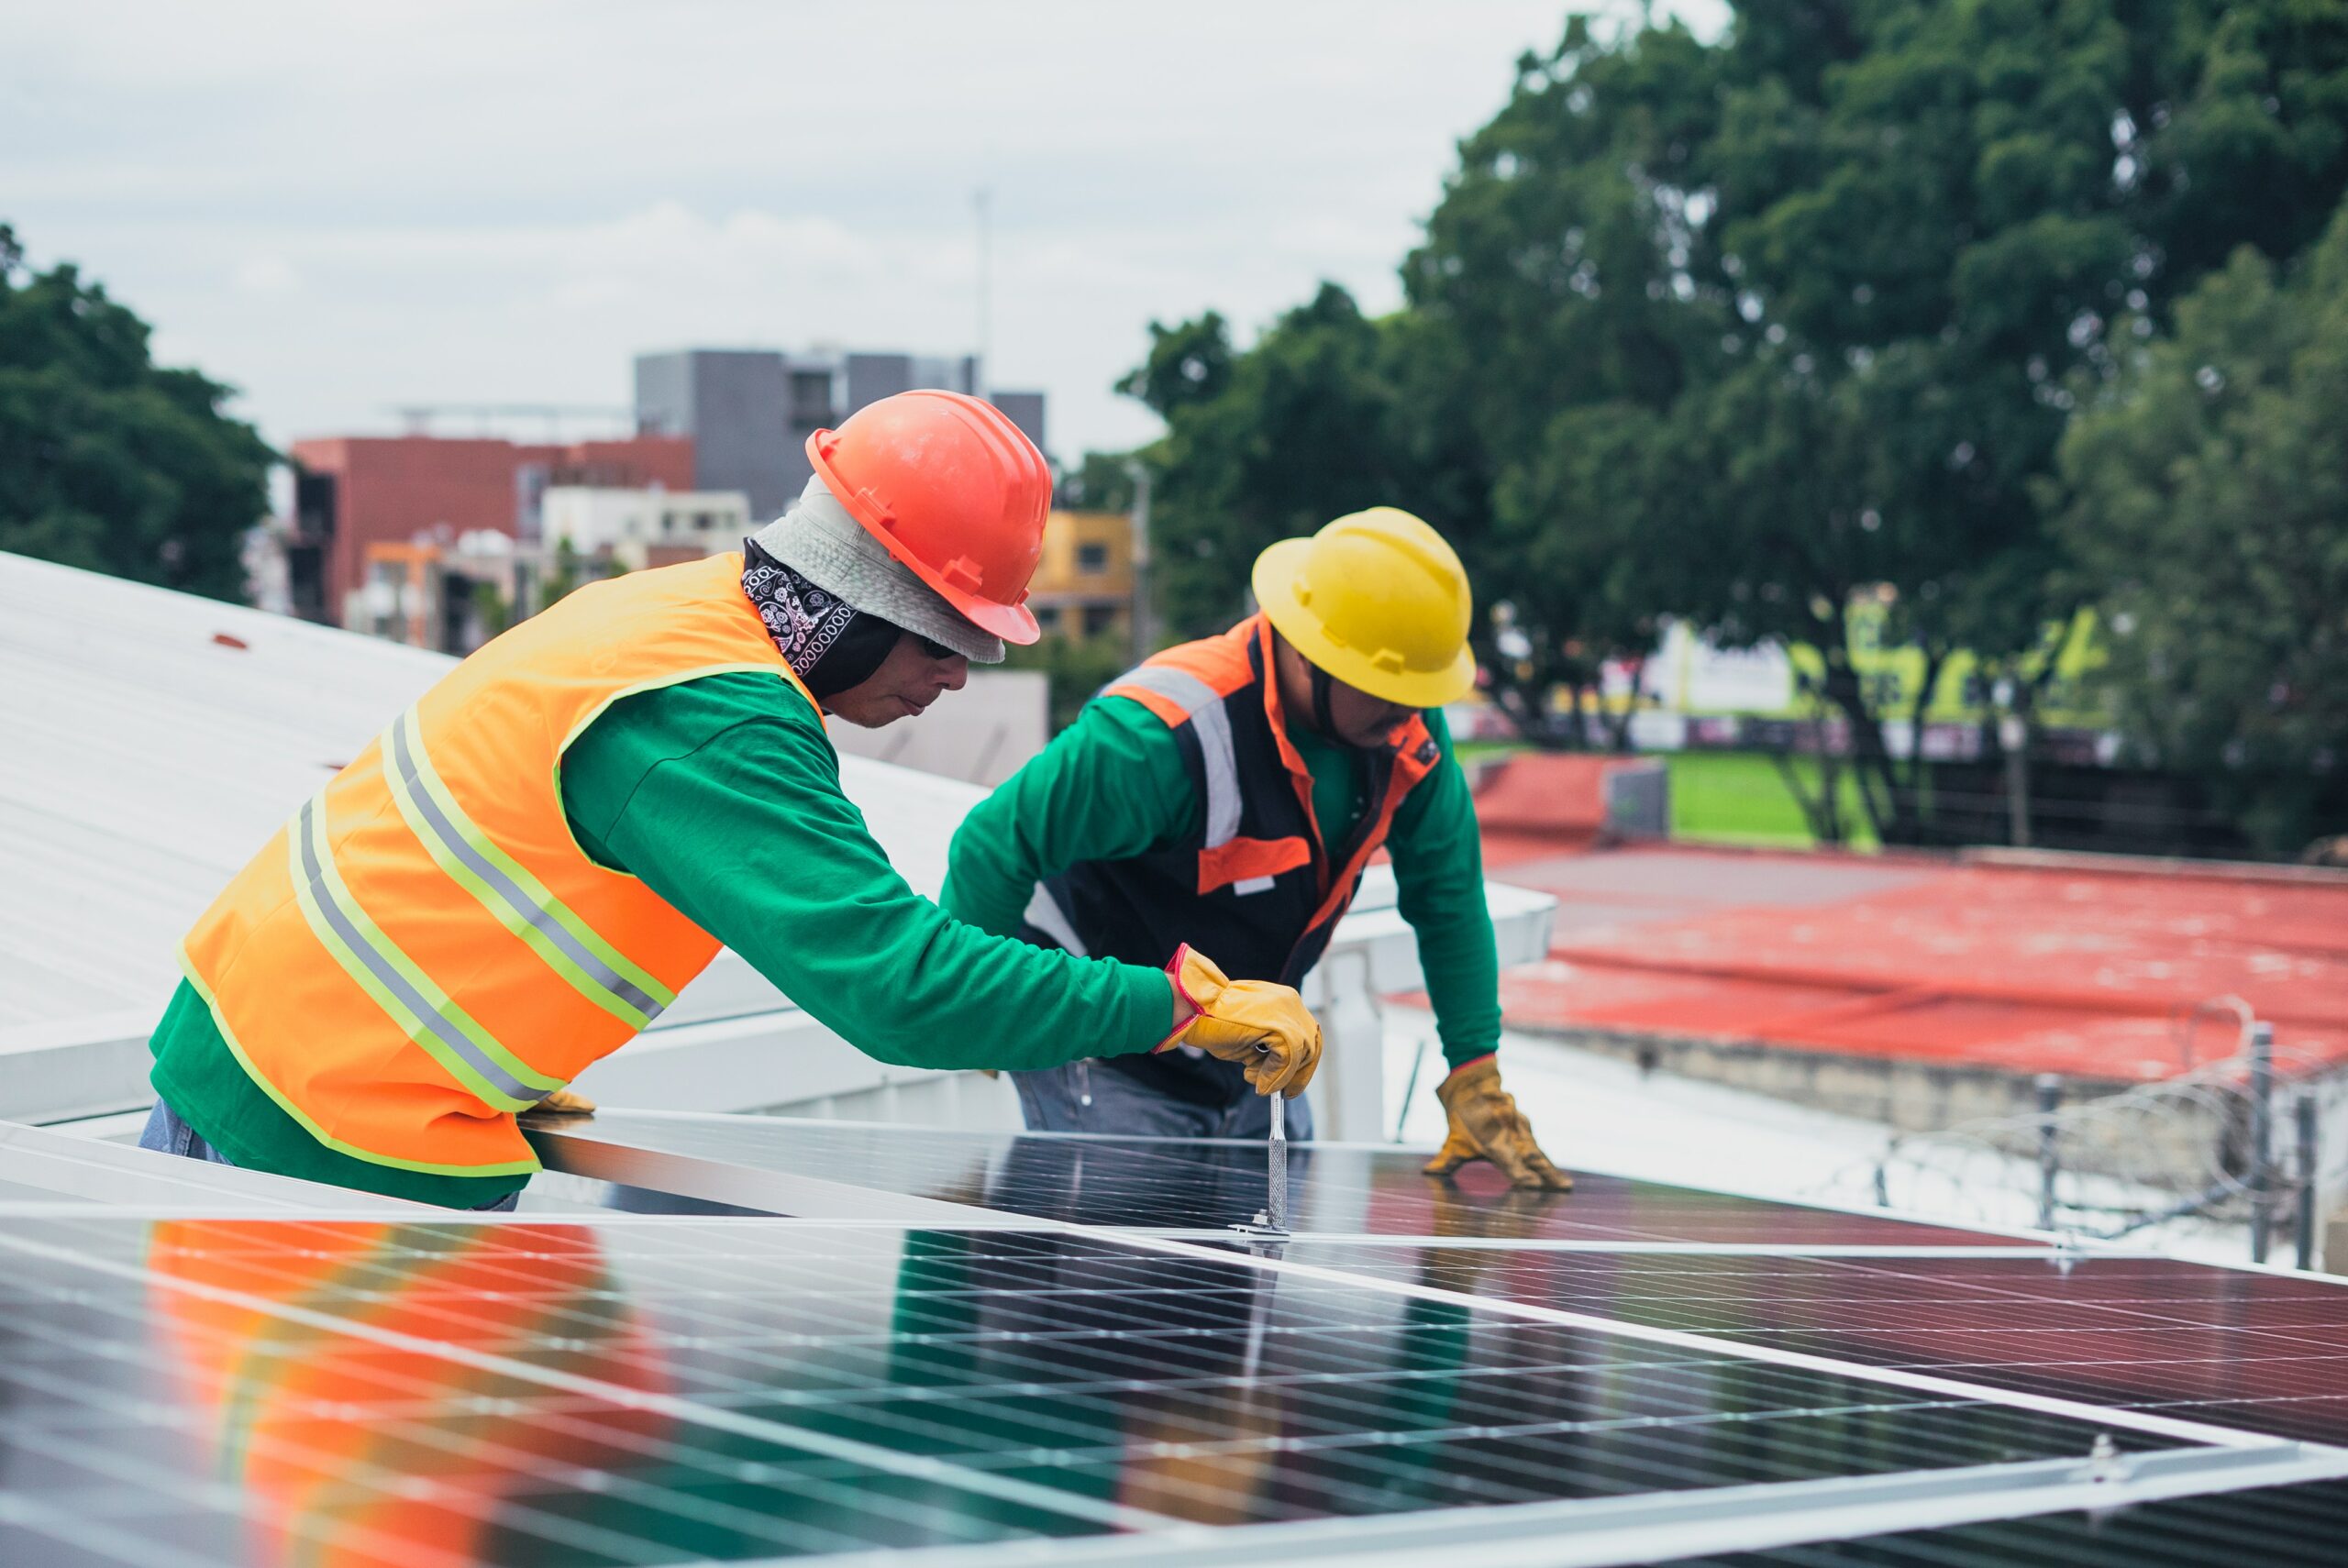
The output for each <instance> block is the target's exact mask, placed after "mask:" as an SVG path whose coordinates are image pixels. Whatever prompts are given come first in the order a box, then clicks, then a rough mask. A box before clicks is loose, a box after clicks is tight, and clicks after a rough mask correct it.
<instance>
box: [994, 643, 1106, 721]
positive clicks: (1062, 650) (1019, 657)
mask: <svg viewBox="0 0 2348 1568" xmlns="http://www.w3.org/2000/svg"><path fill="white" fill-rule="evenodd" d="M1133 662H1134V661H1133V647H1132V645H1131V644H1129V643H1128V642H1127V641H1126V640H1125V638H1124V637H1123V636H1121V635H1116V636H1097V637H1072V636H1060V635H1056V634H1055V635H1046V636H1045V637H1044V638H1043V640H1042V641H1040V642H1036V643H1033V644H1030V645H1028V646H1025V647H1016V646H1014V647H1013V648H1011V649H1009V650H1008V657H1006V658H1005V659H1004V660H1003V668H1006V669H1040V670H1042V671H1043V672H1044V674H1045V675H1046V676H1047V678H1048V680H1049V685H1050V692H1051V695H1050V697H1049V699H1048V701H1049V703H1050V714H1051V725H1052V733H1053V734H1058V733H1059V732H1060V731H1062V730H1064V729H1066V728H1068V727H1069V725H1070V724H1072V723H1076V715H1077V711H1078V710H1079V709H1080V708H1082V707H1083V706H1084V705H1085V703H1087V702H1089V701H1091V700H1092V696H1093V693H1095V692H1097V691H1099V690H1101V688H1102V687H1103V686H1106V685H1108V684H1109V682H1111V681H1112V680H1114V679H1117V677H1119V676H1120V675H1123V674H1124V672H1125V671H1126V670H1127V669H1129V668H1132V667H1133Z"/></svg>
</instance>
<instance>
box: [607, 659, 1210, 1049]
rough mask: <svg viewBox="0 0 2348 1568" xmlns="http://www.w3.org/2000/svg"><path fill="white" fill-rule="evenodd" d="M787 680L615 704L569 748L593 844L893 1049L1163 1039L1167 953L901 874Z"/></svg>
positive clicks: (848, 1034) (862, 1035) (837, 1016)
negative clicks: (1149, 952) (1016, 922)
mask: <svg viewBox="0 0 2348 1568" xmlns="http://www.w3.org/2000/svg"><path fill="white" fill-rule="evenodd" d="M775 691H776V685H775V682H774V681H773V679H771V678H770V677H766V676H759V675H744V674H733V675H719V676H707V677H703V678H702V679H698V680H691V681H686V682H683V683H681V684H679V685H676V686H671V687H666V688H663V689H661V690H656V691H648V692H642V693H639V694H637V695H636V696H633V697H629V698H626V699H624V700H623V701H619V702H617V703H615V704H614V705H613V706H612V708H611V709H610V710H609V711H608V712H605V713H604V715H603V716H602V717H600V718H598V719H597V720H596V721H595V722H594V723H593V724H591V725H590V726H589V727H588V729H587V731H586V733H585V734H582V735H581V736H580V737H579V739H578V740H576V741H575V742H573V743H572V745H571V747H570V751H569V753H568V754H567V755H566V756H565V758H564V762H563V771H562V801H563V810H564V812H565V813H566V814H567V815H568V816H569V817H570V822H571V826H572V831H573V832H574V833H576V834H578V836H579V841H580V844H581V847H583V848H584V849H586V850H587V852H588V853H589V854H590V855H592V856H594V857H595V858H596V859H598V860H600V861H602V862H603V863H604V864H605V865H608V866H611V867H614V868H615V869H617V870H624V871H626V872H629V873H631V874H633V875H635V876H637V877H639V878H642V879H643V880H644V883H645V885H646V886H648V887H649V888H650V889H652V890H653V891H654V892H656V893H659V895H660V896H661V897H662V898H664V899H666V900H669V901H670V903H672V904H674V905H676V907H677V908H678V909H679V910H681V911H683V912H684V913H685V914H686V915H687V916H688V917H690V918H691V919H692V921H693V922H695V923H696V924H698V925H700V926H701V927H702V929H703V930H704V931H706V932H708V933H710V934H711V935H713V936H714V937H716V938H717V939H718V940H719V941H721V942H723V943H725V944H726V945H727V946H729V947H731V948H733V949H734V951H735V952H737V953H738V954H740V955H742V956H743V958H745V959H746V960H748V962H749V963H750V965H751V966H753V967H755V968H756V969H757V970H758V971H759V973H760V974H762V975H764V976H765V977H767V978H768V979H770V980H772V981H773V982H774V983H775V985H776V986H778V987H780V988H781V989H782V991H783V992H784V993H785V994H786V995H788V996H789V997H790V998H791V999H792V1000H793V1001H795V1002H797V1003H798V1004H799V1005H800V1006H801V1007H802V1008H803V1009H804V1010H806V1011H807V1012H808V1013H810V1014H812V1015H813V1016H814V1018H815V1019H816V1020H817V1021H819V1022H821V1023H823V1024H825V1026H826V1027H828V1028H830V1029H831V1030H833V1031H834V1032H836V1033H837V1034H839V1035H840V1036H841V1037H842V1038H843V1039H845V1040H847V1041H848V1042H849V1043H851V1044H853V1045H855V1046H856V1047H857V1048H858V1049H859V1050H861V1051H863V1052H864V1053H865V1054H866V1055H871V1056H876V1057H878V1058H880V1059H881V1060H882V1061H884V1062H895V1063H900V1064H903V1065H905V1066H918V1067H1008V1068H1028V1067H1048V1066H1058V1065H1059V1064H1060V1063H1063V1062H1069V1061H1074V1060H1076V1059H1077V1058H1079V1057H1082V1056H1113V1055H1124V1054H1126V1053H1128V1052H1134V1051H1146V1050H1148V1049H1149V1048H1150V1047H1151V1046H1153V1045H1155V1044H1157V1043H1158V1042H1159V1041H1160V1040H1162V1039H1164V1038H1165V1035H1166V1030H1167V1023H1168V1019H1169V1018H1170V1016H1171V1015H1172V1012H1173V993H1172V990H1171V988H1169V986H1168V981H1167V979H1166V977H1165V976H1163V975H1161V974H1159V973H1158V972H1157V971H1156V970H1154V969H1145V968H1139V967H1136V966H1132V965H1127V964H1117V963H1112V962H1108V961H1105V960H1095V959H1085V958H1077V957H1073V956H1071V955H1068V954H1065V953H1057V952H1052V951H1049V950H1047V949H1044V948H1039V947H1030V946H1028V945H1027V944H1024V943H1021V942H1018V941H1015V940H1010V939H1006V938H1002V937H997V936H990V935H988V934H987V933H984V932H982V931H980V930H978V929H976V928H975V927H972V926H969V925H966V924H963V923H961V922H958V921H956V920H954V919H952V918H951V917H949V916H948V915H947V913H946V912H945V911H943V910H941V909H939V908H938V907H937V906H936V904H933V903H931V902H930V901H929V900H926V899H925V898H923V897H921V896H920V895H919V894H917V893H915V892H914V890H913V889H911V888H909V887H907V886H906V885H905V880H904V878H902V877H900V876H899V875H898V874H897V872H896V870H895V868H894V867H892V866H891V865H890V864H889V860H888V856H886V855H884V854H883V853H882V852H881V846H880V845H878V844H875V843H874V842H873V840H872V835H871V834H870V832H869V830H868V829H867V828H866V827H865V824H864V818H863V816H862V814H861V813H859V812H858V811H857V809H856V806H855V804H854V803H853V802H851V801H849V800H848V798H847V795H846V794H845V793H843V792H842V790H841V788H840V780H839V759H838V756H837V754H836V753H835V752H834V751H833V749H832V745H831V742H830V740H829V739H828V738H827V737H826V736H825V734H824V730H823V726H822V724H821V723H818V722H817V719H816V717H815V714H814V711H813V710H812V709H810V708H808V707H807V706H806V705H805V704H804V703H803V702H802V701H798V700H797V699H796V698H793V699H792V701H788V702H781V701H777V700H776V696H775Z"/></svg>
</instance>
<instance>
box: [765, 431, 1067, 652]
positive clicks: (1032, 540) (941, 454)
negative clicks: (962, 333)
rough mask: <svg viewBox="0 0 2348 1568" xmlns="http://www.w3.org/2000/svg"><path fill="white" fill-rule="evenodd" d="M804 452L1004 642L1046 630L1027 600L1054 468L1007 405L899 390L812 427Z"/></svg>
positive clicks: (925, 576) (867, 520) (877, 530)
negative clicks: (835, 422)
mask: <svg viewBox="0 0 2348 1568" xmlns="http://www.w3.org/2000/svg"><path fill="white" fill-rule="evenodd" d="M807 458H808V460H809V461H811V462H813V463H814V465H815V471H816V472H817V473H819V474H821V475H823V477H824V483H825V486H826V487H827V488H828V489H829V490H830V491H831V492H832V494H833V496H834V497H835V498H836V499H837V500H838V502H839V503H840V504H841V505H842V506H845V507H847V511H848V514H849V515H850V516H852V517H854V518H855V519H856V520H857V521H858V523H861V524H863V525H864V526H865V528H866V530H867V531H868V532H869V533H870V534H871V535H872V536H873V537H874V538H876V539H878V540H880V541H881V544H882V545H883V546H885V547H887V549H888V551H889V553H890V554H891V555H892V556H894V557H895V558H897V559H898V560H900V561H903V563H904V564H905V567H906V568H907V569H909V570H911V571H912V572H913V574H914V576H915V577H918V578H920V579H921V580H923V581H924V582H925V583H927V584H929V586H930V587H932V588H934V589H936V591H937V592H938V594H939V596H940V597H942V598H943V599H944V600H945V601H946V602H947V603H948V604H951V605H952V606H954V608H955V609H956V610H958V611H959V612H960V613H962V614H964V615H966V616H968V617H969V619H970V621H971V623H972V624H976V625H978V626H980V627H981V628H983V629H985V630H986V631H989V632H991V633H993V634H994V635H996V636H998V637H1001V638H1002V640H1003V641H1004V642H1006V643H1032V642H1034V641H1035V640H1036V638H1037V637H1038V636H1040V635H1042V633H1041V632H1040V631H1039V630H1038V629H1037V627H1036V615H1035V612H1033V611H1031V610H1029V609H1028V608H1027V606H1026V602H1025V601H1026V598H1027V580H1028V579H1029V578H1031V577H1033V576H1035V575H1036V558H1037V557H1038V556H1039V555H1041V554H1042V553H1043V549H1044V514H1045V513H1047V512H1049V511H1050V510H1051V506H1052V470H1051V469H1050V467H1049V466H1048V465H1047V464H1046V463H1045V461H1044V454H1043V453H1041V452H1039V451H1037V450H1036V443H1034V442H1033V441H1030V440H1029V439H1027V436H1026V434H1025V433H1024V431H1022V430H1021V429H1020V428H1019V426H1017V425H1013V423H1012V422H1011V419H1010V417H1009V416H1008V415H1007V414H1004V413H1003V412H1002V410H1001V409H999V408H997V407H995V405H994V404H992V403H986V402H983V401H981V400H980V399H978V398H975V397H966V396H964V395H963V394H962V393H960V392H926V391H924V392H899V393H897V394H896V395H895V396H894V397H884V398H882V399H881V401H880V402H878V403H868V404H866V405H865V406H864V407H862V408H859V409H858V410H857V411H856V412H855V413H854V414H849V415H848V416H847V418H846V419H844V420H842V421H841V422H840V427H839V428H838V429H837V430H818V431H816V432H815V433H814V435H813V436H808V437H807Z"/></svg>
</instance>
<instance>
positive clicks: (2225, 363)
mask: <svg viewBox="0 0 2348 1568" xmlns="http://www.w3.org/2000/svg"><path fill="white" fill-rule="evenodd" d="M2278 271H2279V270H2278V269H2277V268H2276V266H2275V264H2274V263H2272V262H2270V261H2268V260H2267V259H2265V257H2264V256H2262V255H2260V254H2259V253H2258V251H2257V250H2256V249H2254V248H2251V247H2247V246H2245V247H2244V248H2242V249H2241V250H2239V251H2237V252H2236V253H2235V255H2234V257H2233V259H2232V261H2231V262H2230V263H2229V264H2228V265H2227V266H2226V268H2225V270H2224V271H2221V272H2220V273H2217V274H2216V275H2214V276H2212V277H2210V279H2209V280H2207V281H2206V282H2204V283H2203V284H2202V285H2201V286H2200V287H2199V288H2198V289H2197V290H2195V291H2194V293H2191V294H2190V295H2188V296H2187V298H2186V299H2185V300H2184V301H2183V302H2182V303H2181V304H2179V305H2178V307H2177V310H2176V324H2175V327H2174V330H2173V331H2172V332H2170V333H2168V334H2166V335H2164V336H2161V337H2154V338H2152V339H2151V340H2150V341H2148V342H2147V343H2145V344H2144V345H2143V347H2141V348H2137V349H2135V350H2134V351H2132V352H2131V353H2130V354H2129V355H2127V356H2126V358H2125V359H2124V360H2123V361H2122V363H2121V365H2120V367H2119V368H2118V370H2117V371H2116V373H2114V374H2113V375H2112V376H2111V377H2110V379H2109V380H2108V381H2105V382H2103V383H2101V384H2099V385H2097V386H2094V387H2092V388H2091V389H2090V390H2089V394H2088V396H2089V401H2088V403H2087V404H2086V406H2085V407H2084V408H2083V410H2082V412H2081V414H2080V415H2079V417H2078V419H2077V421H2076V422H2075V423H2074V424H2073V425H2072V426H2071V428H2070V430H2069V432H2068V433H2067V434H2066V436H2065V438H2064V442H2063V447H2062V455H2061V457H2062V460H2061V478H2062V480H2063V483H2064V485H2065V486H2066V489H2065V490H2064V491H2062V492H2061V503H2062V505H2063V511H2062V513H2061V532H2062V534H2063V536H2064V537H2065V539H2066V542H2067V543H2068V545H2069V546H2070V547H2071V550H2072V552H2073V553H2074V555H2075V556H2076V558H2077V560H2078V562H2079V563H2080V567H2081V569H2082V570H2083V573H2084V575H2085V578H2086V580H2088V581H2089V582H2091V583H2093V584H2094V585H2095V587H2096V593H2097V598H2098V601H2099V611H2100V613H2101V618H2102V622H2103V624H2104V625H2105V626H2106V627H2107V628H2108V629H2109V635H2108V636H2107V637H2106V639H2105V641H2106V646H2108V649H2109V657H2108V661H2107V663H2106V664H2105V666H2104V667H2103V671H2102V675H2103V679H2104V681H2105V683H2106V686H2107V689H2108V690H2109V691H2110V694H2111V696H2112V698H2113V700H2114V701H2115V702H2116V705H2117V710H2118V715H2119V718H2120V720H2121V723H2122V725H2123V727H2124V730H2125V732H2126V733H2127V734H2129V735H2130V736H2131V737H2132V739H2133V740H2135V741H2136V743H2137V744H2138V745H2141V746H2142V747H2143V750H2144V751H2145V752H2146V753H2147V754H2148V755H2149V756H2151V758H2152V759H2154V760H2155V761H2157V762H2158V763H2160V764H2162V765H2164V766H2166V767H2172V768H2176V769H2179V770H2183V771H2187V772H2190V773H2193V774H2197V775H2199V776H2200V777H2202V778H2206V779H2207V780H2209V782H2210V786H2211V788H2212V791H2213V794H2214V795H2215V797H2216V799H2217V800H2218V801H2220V803H2221V806H2223V807H2224V808H2226V809H2228V810H2229V811H2230V813H2231V814H2232V815H2233V816H2234V817H2235V818H2236V820H2238V821H2239V822H2241V823H2243V826H2244V828H2245V829H2246V831H2247V832H2248V833H2249V834H2250V836H2251V838H2252V839H2253V841H2254V843H2256V844H2257V845H2259V846H2260V847H2261V848H2263V849H2265V850H2267V851H2270V852H2278V853H2279V852H2285V851H2289V850H2293V849H2296V848H2298V846H2299V845H2301V844H2303V843H2305V842H2306V841H2307V840H2308V839H2309V838H2310V837H2311V836H2314V835H2315V834H2317V833H2319V832H2323V831H2328V832H2332V833H2337V832H2340V831H2342V830H2343V829H2348V799H2343V797H2348V789H2343V782H2342V779H2343V774H2344V773H2348V212H2343V213H2342V215H2339V216H2336V217H2335V218H2334V220H2333V222H2332V226H2331V231H2330V233H2329V234H2328V235H2327V236H2326V237H2324V238H2323V240H2322V242H2321V243H2320V246H2318V247H2317V248H2315V249H2313V250H2311V251H2310V252H2309V254H2308V255H2307V256H2306V257H2305V258H2304V259H2301V260H2300V261H2299V262H2298V264H2297V265H2296V266H2295V267H2293V268H2291V269H2290V270H2289V271H2287V273H2281V274H2280V275H2278Z"/></svg>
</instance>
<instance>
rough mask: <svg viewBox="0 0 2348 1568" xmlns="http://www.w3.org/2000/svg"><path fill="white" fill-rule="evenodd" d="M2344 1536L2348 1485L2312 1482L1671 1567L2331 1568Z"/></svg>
mask: <svg viewBox="0 0 2348 1568" xmlns="http://www.w3.org/2000/svg"><path fill="white" fill-rule="evenodd" d="M2343 1540H2348V1484H2343V1483H2341V1482H2337V1481H2320V1482H2312V1483H2309V1484H2308V1485H2301V1486H2265V1487H2259V1488H2255V1489H2254V1490H2250V1491H2243V1492H2226V1493H2221V1494H2217V1495H2213V1496H2200V1497H2185V1498H2179V1499H2176V1500H2175V1501H2172V1502H2160V1503H2145V1504H2141V1505H2139V1506H2137V1507H2132V1508H2126V1509H2121V1510H2118V1511H2110V1512H2097V1513H2084V1512H2082V1513H2066V1514H2047V1515H2043V1516H2040V1517H2038V1518H2027V1519H2001V1520H1999V1521H1997V1522H1995V1523H1990V1524H1975V1525H1962V1526H1957V1527H1955V1528H1953V1529H1931V1530H1906V1531H1901V1532H1899V1533H1896V1534H1888V1535H1877V1536H1868V1537H1863V1538H1861V1539H1860V1540H1838V1541H1824V1542H1819V1543H1816V1544H1812V1545H1807V1546H1789V1547H1783V1548H1780V1549H1778V1550H1777V1551H1741V1552H1737V1553H1735V1554H1733V1555H1732V1556H1727V1557H1704V1558H1683V1559H1680V1560H1679V1562H1680V1565H1681V1568H2207V1565H2208V1564H2210V1563H2213V1562H2223V1563H2238V1562H2240V1563H2250V1562H2254V1563H2257V1564H2259V1565H2260V1568H2339V1564H2340V1562H2341V1560H2342V1541H2343Z"/></svg>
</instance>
